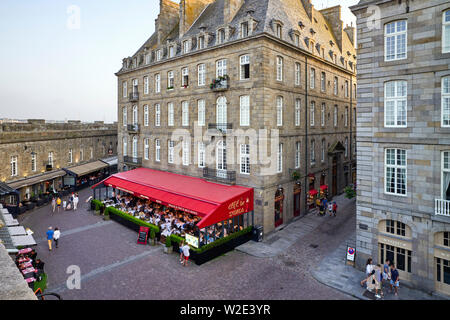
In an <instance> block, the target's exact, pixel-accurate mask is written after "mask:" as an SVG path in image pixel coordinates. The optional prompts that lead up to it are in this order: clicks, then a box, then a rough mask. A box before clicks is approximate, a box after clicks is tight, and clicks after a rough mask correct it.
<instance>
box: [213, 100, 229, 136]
mask: <svg viewBox="0 0 450 320" xmlns="http://www.w3.org/2000/svg"><path fill="white" fill-rule="evenodd" d="M216 111H217V112H216V124H217V129H219V130H221V131H222V132H225V131H226V129H227V98H225V97H219V98H218V99H217V110H216Z"/></svg>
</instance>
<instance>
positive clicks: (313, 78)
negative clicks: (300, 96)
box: [309, 68, 316, 89]
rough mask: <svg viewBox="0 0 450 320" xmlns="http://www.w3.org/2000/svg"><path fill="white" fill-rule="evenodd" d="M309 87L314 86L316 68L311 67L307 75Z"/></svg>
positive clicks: (313, 87) (312, 87)
mask: <svg viewBox="0 0 450 320" xmlns="http://www.w3.org/2000/svg"><path fill="white" fill-rule="evenodd" d="M309 87H310V88H311V89H315V88H316V69H314V68H311V72H310V75H309Z"/></svg>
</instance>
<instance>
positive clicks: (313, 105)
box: [309, 101, 316, 127]
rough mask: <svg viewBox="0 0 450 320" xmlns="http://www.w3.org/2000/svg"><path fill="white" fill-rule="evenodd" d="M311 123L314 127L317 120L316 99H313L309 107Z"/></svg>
mask: <svg viewBox="0 0 450 320" xmlns="http://www.w3.org/2000/svg"><path fill="white" fill-rule="evenodd" d="M309 108H310V109H309V118H310V119H309V123H310V126H311V127H314V125H315V122H316V119H315V118H316V102H315V101H311V103H310V107H309Z"/></svg>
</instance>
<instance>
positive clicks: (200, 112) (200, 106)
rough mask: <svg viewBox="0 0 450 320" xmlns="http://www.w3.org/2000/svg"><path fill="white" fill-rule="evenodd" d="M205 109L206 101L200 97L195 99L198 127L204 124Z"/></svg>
mask: <svg viewBox="0 0 450 320" xmlns="http://www.w3.org/2000/svg"><path fill="white" fill-rule="evenodd" d="M205 109H206V102H205V100H204V99H200V100H198V101H197V125H198V126H199V127H203V126H205V123H206V121H205Z"/></svg>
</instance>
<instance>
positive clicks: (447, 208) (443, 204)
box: [434, 199, 450, 217]
mask: <svg viewBox="0 0 450 320" xmlns="http://www.w3.org/2000/svg"><path fill="white" fill-rule="evenodd" d="M434 213H435V214H436V215H437V216H445V217H450V201H448V200H443V199H435V200H434Z"/></svg>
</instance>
